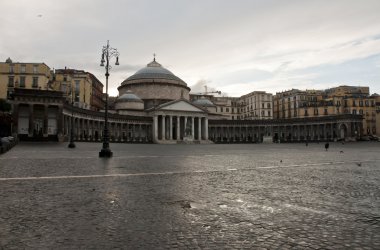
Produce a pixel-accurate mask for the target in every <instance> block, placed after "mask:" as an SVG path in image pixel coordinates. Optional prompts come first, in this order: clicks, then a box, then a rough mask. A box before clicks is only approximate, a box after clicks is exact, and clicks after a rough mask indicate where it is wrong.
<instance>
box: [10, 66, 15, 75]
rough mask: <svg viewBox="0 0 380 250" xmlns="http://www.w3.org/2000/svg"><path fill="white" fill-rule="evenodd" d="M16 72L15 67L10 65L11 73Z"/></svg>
mask: <svg viewBox="0 0 380 250" xmlns="http://www.w3.org/2000/svg"><path fill="white" fill-rule="evenodd" d="M13 72H15V66H14V65H9V73H13Z"/></svg>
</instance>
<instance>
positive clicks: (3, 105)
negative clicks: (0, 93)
mask: <svg viewBox="0 0 380 250" xmlns="http://www.w3.org/2000/svg"><path fill="white" fill-rule="evenodd" d="M10 110H11V104H10V103H9V102H7V101H6V100H4V99H0V111H3V112H9V111H10Z"/></svg>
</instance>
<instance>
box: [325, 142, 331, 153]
mask: <svg viewBox="0 0 380 250" xmlns="http://www.w3.org/2000/svg"><path fill="white" fill-rule="evenodd" d="M329 147H330V144H329V143H328V142H326V144H325V149H326V151H327V150H328V149H329Z"/></svg>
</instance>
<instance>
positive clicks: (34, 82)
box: [32, 76, 38, 88]
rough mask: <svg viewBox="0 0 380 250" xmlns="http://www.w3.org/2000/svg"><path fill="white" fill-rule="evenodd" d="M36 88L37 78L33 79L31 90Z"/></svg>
mask: <svg viewBox="0 0 380 250" xmlns="http://www.w3.org/2000/svg"><path fill="white" fill-rule="evenodd" d="M37 87H38V76H35V77H33V83H32V88H37Z"/></svg>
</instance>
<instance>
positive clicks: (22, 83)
mask: <svg viewBox="0 0 380 250" xmlns="http://www.w3.org/2000/svg"><path fill="white" fill-rule="evenodd" d="M20 88H25V76H20Z"/></svg>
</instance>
